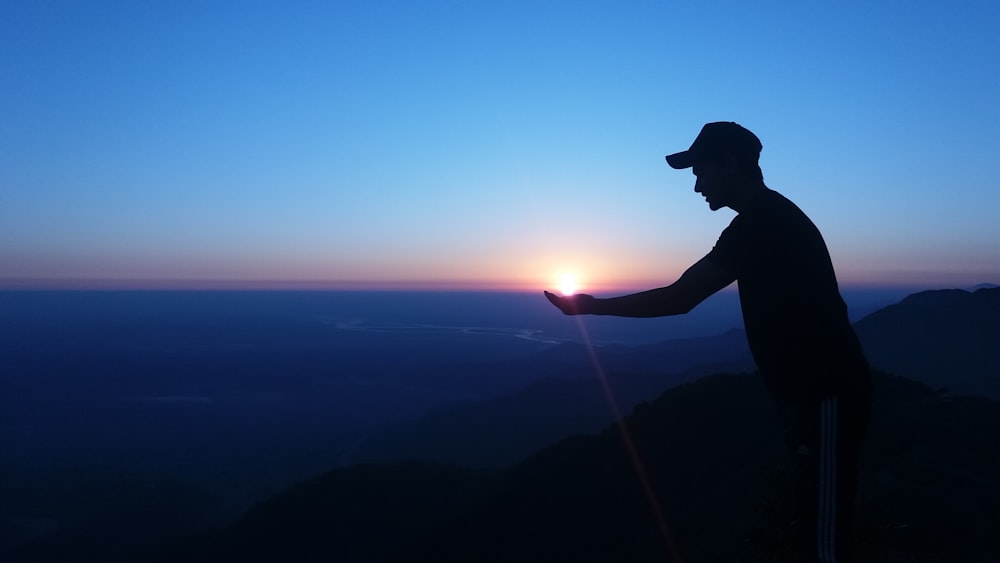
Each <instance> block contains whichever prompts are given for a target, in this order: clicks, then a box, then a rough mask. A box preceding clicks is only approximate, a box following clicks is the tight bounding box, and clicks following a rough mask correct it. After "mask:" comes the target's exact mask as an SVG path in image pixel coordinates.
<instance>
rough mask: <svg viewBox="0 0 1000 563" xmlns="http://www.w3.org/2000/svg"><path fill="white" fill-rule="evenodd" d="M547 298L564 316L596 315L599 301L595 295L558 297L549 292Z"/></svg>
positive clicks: (546, 294) (578, 294) (583, 294)
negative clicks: (595, 311)
mask: <svg viewBox="0 0 1000 563" xmlns="http://www.w3.org/2000/svg"><path fill="white" fill-rule="evenodd" d="M545 298H546V299H548V300H549V303H552V304H553V305H555V306H556V308H557V309H559V310H560V311H562V312H563V314H564V315H590V314H593V313H594V305H595V304H596V302H597V299H596V298H594V296H593V295H587V294H586V293H577V294H576V295H556V294H554V293H550V292H548V291H546V292H545Z"/></svg>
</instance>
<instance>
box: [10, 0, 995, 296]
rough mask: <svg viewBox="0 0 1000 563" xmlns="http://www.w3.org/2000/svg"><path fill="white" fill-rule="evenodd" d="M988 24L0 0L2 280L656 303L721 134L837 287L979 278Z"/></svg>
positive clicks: (891, 12)
mask: <svg viewBox="0 0 1000 563" xmlns="http://www.w3.org/2000/svg"><path fill="white" fill-rule="evenodd" d="M872 4H874V3H872ZM998 6H1000V5H997V4H996V3H993V2H958V3H954V2H882V3H878V6H874V5H870V4H869V3H861V2H845V3H837V4H836V5H834V4H832V3H831V4H829V5H820V4H819V3H792V2H781V3H777V2H774V3H769V2H763V3H748V2H696V3H695V2H690V3H675V2H545V1H540V2H459V1H455V2H378V1H370V2H282V3H279V2H249V1H248V2H45V1H12V2H5V3H3V4H2V5H0V124H2V125H0V287H15V286H17V287H22V286H32V285H59V286H67V287H72V286H81V287H82V286H88V285H95V284H98V285H100V284H104V285H121V286H129V285H133V286H141V285H146V286H149V285H157V284H159V285H160V286H165V287H166V286H171V285H172V284H173V285H188V286H192V285H193V286H197V285H199V284H200V285H205V286H212V285H227V284H228V285H232V286H295V285H296V284H299V285H319V286H322V285H331V286H337V285H338V284H340V285H354V286H360V287H376V286H381V285H390V286H394V287H395V286H399V287H405V286H411V285H413V286H419V287H454V286H463V287H465V286H469V287H473V286H474V287H480V286H482V287H487V286H488V287H505V288H515V287H516V288H544V287H552V286H553V285H554V284H555V283H556V281H557V279H558V277H559V275H560V274H561V273H563V272H570V273H575V274H576V275H577V276H578V278H579V283H580V285H581V286H582V288H583V289H590V290H595V291H598V290H602V289H605V290H607V289H609V288H626V287H628V288H643V287H649V286H653V285H665V284H666V283H669V282H670V281H672V280H673V279H675V278H676V277H677V276H678V275H679V274H680V273H681V272H682V271H683V270H684V268H685V267H686V266H688V265H689V264H690V263H692V262H693V261H695V260H697V259H698V258H700V257H701V256H702V255H703V254H704V253H705V252H707V251H708V250H709V249H711V247H712V245H713V244H714V242H715V240H716V238H717V236H718V234H719V232H720V231H721V230H722V229H723V228H724V227H725V226H726V224H728V222H729V221H730V220H731V219H732V216H733V214H732V212H731V211H729V210H722V211H719V212H716V213H712V212H711V211H709V210H708V208H707V206H706V205H705V203H704V201H703V200H702V199H701V198H700V197H699V196H698V195H697V194H694V193H693V192H692V186H693V177H692V176H691V175H690V173H688V172H685V171H674V170H671V169H670V168H669V167H667V166H666V164H665V163H664V161H663V155H665V154H667V153H670V152H675V151H678V150H682V149H685V148H687V146H688V145H689V144H690V143H691V141H692V140H693V138H694V136H695V135H696V134H697V132H698V130H699V129H700V127H701V125H702V124H703V123H705V122H707V121H718V120H733V121H737V122H740V123H741V124H743V125H745V126H746V127H748V128H750V129H751V130H753V131H754V132H755V133H757V135H758V136H759V137H760V138H761V140H762V141H763V144H764V151H763V153H762V155H761V166H762V168H763V170H764V173H765V181H766V182H767V183H768V185H769V186H770V187H772V188H774V189H777V190H778V191H780V192H782V193H784V194H785V195H787V196H788V197H790V198H791V199H792V200H793V201H795V202H796V203H797V204H799V206H800V207H802V208H803V210H805V211H806V213H807V214H809V215H810V216H811V217H812V219H813V220H814V222H816V223H817V225H818V226H819V227H820V229H821V230H822V231H823V233H824V235H825V237H826V239H827V243H828V245H829V247H830V250H831V254H832V256H833V258H834V262H835V264H836V266H837V268H838V271H839V275H840V278H841V282H842V283H845V284H861V283H865V284H880V285H893V284H895V285H908V286H925V287H950V286H958V287H964V286H968V285H972V284H975V283H978V282H1000V226H998V225H1000V221H997V220H996V217H995V216H996V213H997V210H998V209H1000V190H998V189H997V188H998V178H1000V158H998V156H997V155H998V154H1000V140H998V135H997V131H1000V109H998V108H997V100H1000V63H998V62H997V61H998V57H997V54H998V53H1000V39H998V35H1000V34H997V33H996V29H998V28H1000V7H998Z"/></svg>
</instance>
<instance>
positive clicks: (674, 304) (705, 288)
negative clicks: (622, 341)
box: [545, 258, 736, 317]
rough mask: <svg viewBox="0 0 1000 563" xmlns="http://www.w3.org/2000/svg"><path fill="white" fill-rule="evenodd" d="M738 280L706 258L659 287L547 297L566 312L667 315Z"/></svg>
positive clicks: (687, 308) (679, 312)
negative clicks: (606, 295) (620, 293)
mask: <svg viewBox="0 0 1000 563" xmlns="http://www.w3.org/2000/svg"><path fill="white" fill-rule="evenodd" d="M735 280H736V277H735V276H734V275H733V274H731V273H730V272H729V271H728V270H726V269H724V268H722V267H721V266H717V265H715V264H714V263H712V262H710V261H709V260H707V259H706V258H702V259H701V260H699V261H697V262H695V263H694V265H692V266H691V267H690V268H688V269H687V271H685V272H684V274H683V275H681V277H680V279H678V280H677V281H676V282H674V283H672V284H670V285H668V286H666V287H661V288H658V289H651V290H649V291H643V292H640V293H633V294H631V295H623V296H621V297H611V298H608V299H598V298H596V297H593V296H591V295H586V294H580V295H569V296H565V297H561V296H558V295H555V294H552V293H549V292H548V291H546V292H545V297H547V298H548V300H549V301H550V302H552V304H553V305H555V306H556V307H558V308H559V310H560V311H562V312H563V313H564V314H566V315H611V316H615V317H667V316H670V315H683V314H685V313H687V312H688V311H690V310H691V309H694V307H695V305H697V304H699V303H701V302H702V301H704V300H705V299H707V298H708V296H710V295H712V294H713V293H715V292H717V291H719V290H720V289H722V288H724V287H726V286H727V285H729V284H731V283H733V281H735Z"/></svg>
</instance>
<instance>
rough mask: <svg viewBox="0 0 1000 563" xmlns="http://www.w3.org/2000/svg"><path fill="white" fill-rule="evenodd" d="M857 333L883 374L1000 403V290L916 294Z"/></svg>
mask: <svg viewBox="0 0 1000 563" xmlns="http://www.w3.org/2000/svg"><path fill="white" fill-rule="evenodd" d="M855 329H856V330H857V333H858V337H859V338H860V339H861V342H862V344H863V345H864V349H865V354H867V355H868V358H869V361H871V363H872V365H874V366H875V367H877V368H879V369H883V370H885V371H888V372H890V373H895V374H899V375H903V376H905V377H910V378H913V379H916V380H918V381H922V382H924V383H926V384H927V385H930V386H932V387H937V388H947V389H948V390H949V391H950V392H952V393H955V394H963V395H984V396H988V397H994V398H1000V287H983V288H980V289H976V290H975V291H966V290H962V289H946V290H936V291H923V292H920V293H915V294H913V295H910V296H908V297H906V298H904V299H903V300H902V301H900V302H899V303H897V304H895V305H890V306H888V307H885V308H882V309H880V310H878V311H876V312H874V313H871V314H870V315H868V316H866V317H864V318H863V319H861V320H859V321H858V322H857V323H855Z"/></svg>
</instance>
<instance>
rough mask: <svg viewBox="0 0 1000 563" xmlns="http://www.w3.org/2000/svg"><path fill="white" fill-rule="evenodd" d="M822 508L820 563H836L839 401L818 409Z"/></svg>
mask: <svg viewBox="0 0 1000 563" xmlns="http://www.w3.org/2000/svg"><path fill="white" fill-rule="evenodd" d="M818 463H819V468H818V469H819V505H818V508H817V510H818V514H817V518H816V548H817V550H818V552H817V555H818V557H819V560H820V561H823V562H824V563H836V561H837V552H836V542H837V399H836V398H831V399H823V400H822V401H821V402H820V405H819V460H818Z"/></svg>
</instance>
